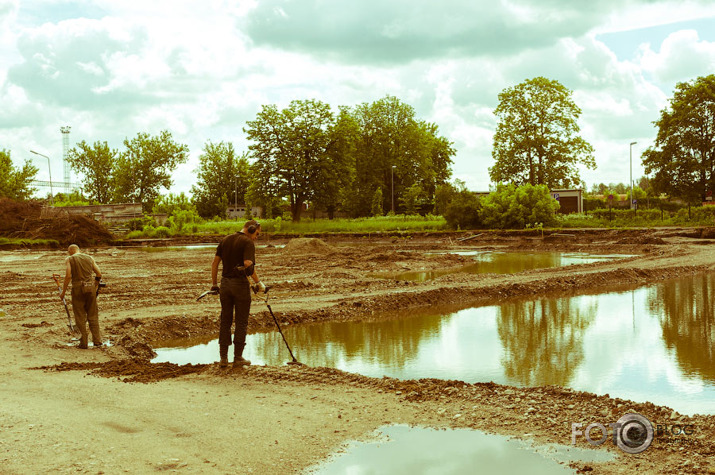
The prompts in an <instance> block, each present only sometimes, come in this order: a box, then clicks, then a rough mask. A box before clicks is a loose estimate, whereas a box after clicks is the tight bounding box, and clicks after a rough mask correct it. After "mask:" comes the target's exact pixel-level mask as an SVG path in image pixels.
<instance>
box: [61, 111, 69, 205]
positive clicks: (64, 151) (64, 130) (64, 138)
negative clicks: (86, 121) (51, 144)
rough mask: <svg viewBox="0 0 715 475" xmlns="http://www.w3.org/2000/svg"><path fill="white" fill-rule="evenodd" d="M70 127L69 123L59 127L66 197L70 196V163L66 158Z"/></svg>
mask: <svg viewBox="0 0 715 475" xmlns="http://www.w3.org/2000/svg"><path fill="white" fill-rule="evenodd" d="M70 129H71V127H70V126H69V125H65V126H64V127H60V132H62V162H63V163H64V170H65V194H66V195H67V199H69V196H70V191H71V190H70V163H69V161H68V160H67V155H68V153H69V150H70Z"/></svg>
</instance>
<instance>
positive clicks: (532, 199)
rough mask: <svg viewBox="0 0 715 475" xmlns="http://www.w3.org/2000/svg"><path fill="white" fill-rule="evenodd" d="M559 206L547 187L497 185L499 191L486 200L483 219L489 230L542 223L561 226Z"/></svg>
mask: <svg viewBox="0 0 715 475" xmlns="http://www.w3.org/2000/svg"><path fill="white" fill-rule="evenodd" d="M557 209H559V203H558V201H556V200H555V199H553V198H552V197H551V194H550V193H549V189H548V188H547V187H546V185H536V186H534V185H522V186H519V187H517V186H516V185H513V184H508V185H497V190H496V191H495V192H493V193H490V194H489V195H487V196H486V197H484V198H483V199H482V210H481V213H480V214H481V220H482V224H483V225H484V226H486V227H488V228H496V229H524V228H525V227H526V226H527V225H529V226H530V227H533V226H536V225H537V224H539V223H541V224H542V225H543V226H553V225H555V224H556V223H557V220H556V210H557Z"/></svg>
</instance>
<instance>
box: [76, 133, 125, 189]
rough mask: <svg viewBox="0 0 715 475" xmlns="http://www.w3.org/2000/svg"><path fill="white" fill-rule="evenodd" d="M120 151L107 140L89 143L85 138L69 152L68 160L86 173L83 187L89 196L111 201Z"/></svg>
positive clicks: (83, 173) (81, 171)
mask: <svg viewBox="0 0 715 475" xmlns="http://www.w3.org/2000/svg"><path fill="white" fill-rule="evenodd" d="M118 155H119V152H118V151H117V150H116V149H110V148H109V145H107V142H100V141H96V142H94V144H93V145H91V146H90V145H89V144H88V143H87V142H85V141H84V140H83V141H81V142H80V143H78V144H77V146H75V147H74V148H73V149H70V150H69V151H68V152H67V162H68V163H69V164H70V166H71V167H72V169H73V170H75V171H76V172H78V173H81V174H82V175H84V179H83V180H82V184H83V189H84V192H85V193H86V195H87V197H88V198H89V199H91V200H95V201H98V202H99V203H109V202H110V201H111V199H112V197H113V194H114V181H113V180H114V178H113V177H114V166H115V162H116V159H117V156H118Z"/></svg>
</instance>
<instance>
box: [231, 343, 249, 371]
mask: <svg viewBox="0 0 715 475" xmlns="http://www.w3.org/2000/svg"><path fill="white" fill-rule="evenodd" d="M243 346H246V345H245V344H244V345H243ZM243 346H242V347H241V348H239V347H238V345H236V347H235V350H234V352H233V367H234V368H240V367H242V366H249V365H250V364H251V362H250V361H249V360H247V359H246V358H244V357H243Z"/></svg>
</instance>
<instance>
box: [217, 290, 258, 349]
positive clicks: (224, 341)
mask: <svg viewBox="0 0 715 475" xmlns="http://www.w3.org/2000/svg"><path fill="white" fill-rule="evenodd" d="M220 296H221V330H220V331H219V334H218V345H219V351H220V353H221V355H220V356H221V357H222V358H225V357H227V356H228V347H229V346H231V324H232V323H233V319H234V309H235V317H236V330H235V333H234V335H233V344H234V347H233V354H234V357H237V358H240V357H241V356H242V355H243V347H244V346H246V329H247V328H248V314H249V312H250V311H251V287H250V286H249V285H248V280H246V278H245V277H240V278H228V277H223V278H222V279H221V291H220Z"/></svg>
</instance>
